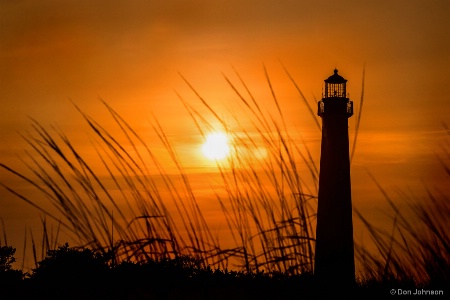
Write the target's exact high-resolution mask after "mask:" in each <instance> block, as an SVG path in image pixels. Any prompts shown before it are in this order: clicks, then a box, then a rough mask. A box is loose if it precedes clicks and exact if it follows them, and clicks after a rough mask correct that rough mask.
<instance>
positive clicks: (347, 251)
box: [314, 69, 355, 285]
mask: <svg viewBox="0 0 450 300" xmlns="http://www.w3.org/2000/svg"><path fill="white" fill-rule="evenodd" d="M346 83H347V80H346V79H344V78H343V77H342V76H340V75H338V70H336V69H335V70H334V74H333V75H331V76H330V77H328V79H326V80H325V91H324V94H323V98H322V100H321V101H319V102H318V112H317V114H318V115H319V116H320V117H321V118H322V146H321V157H320V177H319V201H318V210H317V229H316V251H315V266H314V273H315V275H316V276H317V278H318V279H319V280H320V281H321V282H329V283H336V284H338V285H339V284H345V283H352V282H354V280H355V261H354V250H353V224H352V196H351V185H350V158H349V145H348V118H349V117H351V116H352V115H353V102H352V101H350V99H349V98H348V97H347V91H346Z"/></svg>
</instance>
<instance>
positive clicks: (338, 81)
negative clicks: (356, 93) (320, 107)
mask: <svg viewBox="0 0 450 300" xmlns="http://www.w3.org/2000/svg"><path fill="white" fill-rule="evenodd" d="M346 85H347V79H345V78H344V77H342V76H341V75H339V74H338V70H337V69H334V74H333V75H331V76H330V77H328V79H325V94H324V95H323V97H324V98H332V97H342V98H346V97H347V87H346Z"/></svg>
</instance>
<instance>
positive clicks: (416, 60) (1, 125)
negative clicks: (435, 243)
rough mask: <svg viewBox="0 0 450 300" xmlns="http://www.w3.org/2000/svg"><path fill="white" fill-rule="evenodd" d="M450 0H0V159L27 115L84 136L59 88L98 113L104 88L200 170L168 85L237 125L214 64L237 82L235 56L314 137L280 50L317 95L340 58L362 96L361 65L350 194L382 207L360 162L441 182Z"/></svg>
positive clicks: (410, 178) (387, 182)
mask: <svg viewBox="0 0 450 300" xmlns="http://www.w3.org/2000/svg"><path fill="white" fill-rule="evenodd" d="M449 11H450V2H449V1H447V0H434V1H426V0H404V1H398V0H396V1H385V0H381V1H380V0H378V1H331V0H330V1H298V0H295V1H294V0H292V1H291V0H289V1H287V0H281V1H271V0H258V1H256V0H246V1H237V0H227V1H222V0H217V1H209V0H196V1H195V0H193V1H182V0H174V1H148V0H147V1H127V2H124V1H103V0H98V1H80V0H76V1H75V0H65V1H57V0H53V1H49V0H46V1H31V0H23V1H1V2H0V97H1V100H0V137H1V140H2V143H1V145H0V161H1V162H4V163H7V164H10V165H13V166H15V165H16V163H17V161H18V159H17V154H18V153H19V154H20V153H21V152H22V151H23V150H22V149H24V148H25V143H24V142H22V141H21V140H20V138H19V137H18V134H17V133H18V132H19V133H23V132H24V131H26V130H28V129H29V128H30V127H29V124H30V121H29V119H28V116H31V117H33V118H35V119H37V120H38V121H40V122H41V123H42V124H43V125H49V124H58V126H60V127H61V128H62V129H63V130H64V131H65V132H66V133H67V134H68V135H69V136H71V137H72V138H73V139H75V140H77V141H78V139H79V141H80V143H84V142H83V141H84V139H83V137H84V136H85V135H86V132H87V131H88V129H85V127H83V126H84V125H83V126H82V125H81V124H82V120H81V117H80V115H79V114H78V113H77V112H76V110H75V109H74V107H73V105H72V104H71V102H70V100H69V99H71V100H72V101H73V102H75V103H76V104H77V105H79V106H80V107H81V108H82V109H83V110H84V111H86V112H87V113H88V114H90V115H92V116H93V117H95V118H96V119H98V120H100V121H101V120H104V115H106V110H104V108H103V106H102V104H101V103H100V101H99V100H98V98H99V97H101V98H102V99H104V100H105V101H107V102H108V103H109V104H110V105H111V106H112V107H113V108H115V109H116V110H117V111H118V112H119V113H121V114H122V116H123V117H125V119H127V120H128V121H130V124H131V125H132V126H133V127H134V128H136V130H138V131H140V132H141V133H142V134H143V135H146V134H148V130H149V120H151V119H152V118H153V117H152V114H154V115H155V116H156V117H157V118H158V120H159V121H160V122H161V124H162V125H163V126H164V127H165V129H166V132H167V133H168V135H169V137H170V138H171V140H172V141H173V143H174V146H175V147H179V148H177V149H178V151H179V152H180V157H181V159H182V160H185V161H186V166H187V167H188V168H190V170H192V172H194V173H195V172H200V171H204V167H205V164H206V162H205V161H204V160H202V159H201V158H200V157H198V155H200V154H199V153H200V152H199V151H197V150H198V149H199V147H200V146H199V145H198V143H199V141H201V139H200V138H199V136H198V133H195V130H194V129H195V128H194V127H193V124H192V121H191V120H190V119H189V116H188V114H187V112H186V110H185V108H184V107H183V105H182V104H181V102H180V100H179V98H178V97H177V95H176V93H175V92H174V91H176V92H178V93H179V94H180V95H181V96H182V97H183V98H185V99H186V100H187V101H188V102H189V103H192V105H194V106H196V107H200V104H199V101H198V100H197V99H196V97H195V96H194V95H193V93H192V91H190V90H189V88H188V87H187V85H186V84H185V83H184V82H183V80H182V79H181V77H180V76H179V74H178V72H180V73H181V74H183V76H185V77H186V78H187V80H189V81H190V82H191V83H192V84H193V85H194V86H195V88H196V89H197V90H198V91H199V92H200V93H201V94H202V96H204V97H205V99H207V100H208V102H209V103H210V104H211V105H212V106H214V107H216V108H217V109H218V110H219V111H220V112H221V114H223V116H224V117H225V118H226V119H227V120H230V122H231V123H232V121H231V120H232V117H235V118H238V119H239V120H240V122H242V123H243V124H245V123H246V116H245V115H243V116H240V115H239V112H240V110H239V107H238V106H236V102H238V99H237V97H236V95H235V94H233V92H232V90H231V89H230V87H229V86H228V85H227V83H226V81H225V80H224V78H223V76H222V72H223V73H224V74H225V75H227V76H229V77H230V78H231V79H232V80H234V81H235V82H237V77H236V75H235V73H234V71H233V67H232V66H234V68H236V69H237V70H238V72H239V73H240V75H241V76H242V77H243V78H244V80H245V81H246V83H247V84H248V85H249V86H250V88H251V89H252V91H253V92H254V94H255V95H256V96H257V99H258V100H259V101H261V104H262V105H263V106H266V107H268V108H267V109H268V110H270V109H271V108H270V107H272V105H273V103H271V102H270V101H271V95H270V90H269V88H268V85H267V83H266V79H265V76H264V69H263V64H264V65H265V66H266V68H267V71H268V73H269V76H270V77H271V79H272V83H273V87H274V89H275V92H276V93H277V96H278V97H279V99H280V102H281V103H282V105H283V108H284V110H285V112H286V115H285V116H286V120H287V122H288V124H289V128H290V129H291V130H292V132H293V133H294V134H296V132H299V134H301V135H302V136H303V137H305V139H306V140H308V141H311V144H310V145H311V149H318V145H319V144H318V143H319V141H320V132H318V131H317V128H315V127H314V126H315V124H314V121H313V120H312V119H311V116H310V115H309V114H308V113H307V110H306V109H305V107H304V104H303V103H302V101H301V99H300V97H299V96H298V93H297V92H296V90H295V88H294V86H293V85H292V84H291V82H290V81H289V79H288V77H287V76H286V74H285V73H284V71H283V67H282V65H281V64H280V61H281V62H282V63H283V64H284V65H285V66H286V67H287V69H288V70H289V71H290V73H291V74H292V76H293V77H294V79H295V80H296V82H297V84H298V85H299V87H300V88H301V89H302V91H303V93H304V94H305V96H306V97H307V99H308V100H309V102H310V105H311V106H312V107H313V108H315V105H316V100H318V99H319V98H320V97H321V89H322V85H323V80H324V79H326V78H327V77H328V76H330V75H331V74H332V71H333V69H334V68H335V67H336V68H338V69H339V73H340V74H341V75H342V76H344V77H345V78H346V79H348V88H347V90H348V92H349V93H350V98H351V99H352V100H354V101H355V105H356V109H358V108H359V107H358V105H359V98H360V95H361V80H362V70H363V68H364V65H365V66H366V81H365V103H364V110H363V118H362V123H361V127H360V136H359V140H358V147H357V152H356V154H355V159H354V161H353V165H352V174H353V194H354V196H353V197H354V203H355V205H357V206H358V207H359V208H362V209H377V207H379V206H382V205H381V204H380V203H379V201H382V200H378V202H377V200H376V199H381V197H380V194H379V192H377V190H376V188H375V187H374V184H373V183H372V182H371V181H370V179H369V177H368V175H367V173H366V171H365V169H368V170H369V171H371V172H372V173H373V174H374V175H375V177H377V178H378V179H379V181H380V183H382V185H383V186H384V187H386V188H387V189H390V190H395V188H401V189H403V188H404V189H407V188H410V187H413V188H418V189H421V188H422V186H423V183H422V181H425V182H427V183H428V184H431V185H437V186H441V188H443V189H444V190H445V188H444V187H443V184H440V180H441V178H442V176H443V175H444V174H445V173H444V171H442V170H441V169H440V167H439V164H438V162H437V160H436V154H438V155H439V154H441V153H442V146H443V145H445V143H447V145H448V138H447V133H446V132H445V130H444V128H443V126H442V122H446V123H447V124H448V125H450V119H449V117H448V116H449V115H450V93H448V84H449V78H450V17H449ZM354 119H355V118H352V119H351V120H350V134H351V136H352V133H353V132H354ZM86 145H87V144H80V146H85V147H87V146H86ZM193 149H197V150H193ZM195 151H197V152H195ZM196 155H197V156H196ZM315 155H316V156H315V158H316V159H317V161H318V158H319V153H315ZM447 159H448V158H447ZM447 161H448V160H447ZM197 163H198V164H199V165H198V166H197V165H196V164H197ZM196 170H197V171H196ZM7 176H9V175H7V174H5V173H4V172H2V173H0V180H2V181H4V182H7V181H8V180H9V179H8V178H7ZM445 191H446V192H447V193H448V192H450V191H449V190H448V188H447V189H446V190H445ZM0 195H1V199H0V207H1V209H0V210H1V213H0V217H2V218H3V219H4V220H5V221H6V226H7V227H8V224H12V225H9V226H13V227H14V226H19V225H18V224H19V222H18V221H17V214H18V213H19V212H20V211H22V210H21V209H22V207H23V206H24V205H25V204H23V206H20V208H18V206H17V204H13V202H14V203H15V201H16V200H15V199H14V198H13V197H12V196H10V195H8V194H7V193H5V192H4V191H1V193H0ZM21 205H22V204H21ZM10 211H12V212H14V213H9V212H10ZM30 218H31V217H30ZM18 230H19V229H18ZM19 231H21V232H22V231H23V229H22V228H20V230H19ZM21 239H22V238H20V239H19V240H21Z"/></svg>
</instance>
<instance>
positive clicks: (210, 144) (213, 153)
mask: <svg viewBox="0 0 450 300" xmlns="http://www.w3.org/2000/svg"><path fill="white" fill-rule="evenodd" d="M202 152H203V155H204V156H205V157H206V158H209V159H211V160H220V159H224V158H226V157H227V156H228V154H229V153H230V146H229V145H228V137H227V135H226V134H224V133H221V132H216V133H210V134H209V135H207V136H206V141H205V143H204V144H203V146H202Z"/></svg>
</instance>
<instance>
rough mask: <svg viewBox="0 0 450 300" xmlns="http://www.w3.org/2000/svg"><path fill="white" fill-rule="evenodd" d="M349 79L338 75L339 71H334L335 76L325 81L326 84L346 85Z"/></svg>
mask: <svg viewBox="0 0 450 300" xmlns="http://www.w3.org/2000/svg"><path fill="white" fill-rule="evenodd" d="M346 82H347V79H345V78H344V77H342V76H341V75H339V74H338V70H337V69H334V74H333V75H331V76H330V77H328V79H325V83H346Z"/></svg>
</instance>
